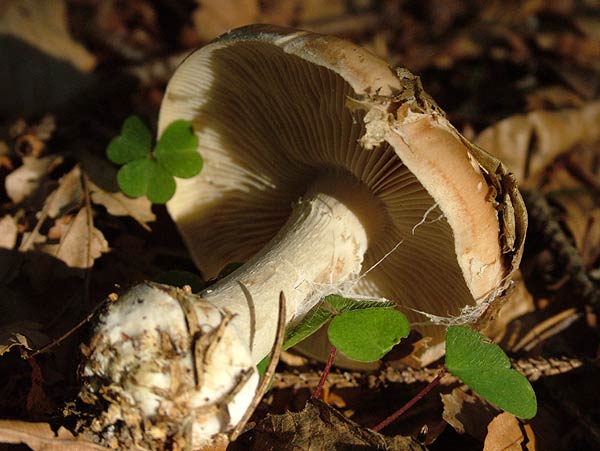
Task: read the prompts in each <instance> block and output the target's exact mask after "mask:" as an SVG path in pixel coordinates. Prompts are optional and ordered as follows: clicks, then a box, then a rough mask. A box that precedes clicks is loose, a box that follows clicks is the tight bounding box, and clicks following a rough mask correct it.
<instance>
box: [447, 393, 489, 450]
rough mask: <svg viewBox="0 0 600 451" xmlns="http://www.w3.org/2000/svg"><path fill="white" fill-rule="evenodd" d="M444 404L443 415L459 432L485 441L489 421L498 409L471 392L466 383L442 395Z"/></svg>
mask: <svg viewBox="0 0 600 451" xmlns="http://www.w3.org/2000/svg"><path fill="white" fill-rule="evenodd" d="M440 397H441V398H442V403H443V405H444V411H443V413H442V417H443V418H444V420H445V421H446V423H448V424H449V425H450V426H452V427H453V428H454V430H455V431H456V432H458V433H459V434H464V433H467V434H469V435H470V436H471V437H475V438H476V439H478V440H481V441H483V439H484V438H485V430H486V426H487V425H488V423H489V422H490V421H491V420H492V418H494V415H495V414H496V412H497V411H496V410H495V409H493V408H492V407H491V406H490V405H489V404H488V403H486V402H485V401H483V399H482V398H480V397H479V396H477V395H475V394H473V393H469V391H468V388H467V387H466V386H465V385H461V386H458V387H455V388H454V389H453V390H452V391H451V392H450V393H442V394H441V395H440Z"/></svg>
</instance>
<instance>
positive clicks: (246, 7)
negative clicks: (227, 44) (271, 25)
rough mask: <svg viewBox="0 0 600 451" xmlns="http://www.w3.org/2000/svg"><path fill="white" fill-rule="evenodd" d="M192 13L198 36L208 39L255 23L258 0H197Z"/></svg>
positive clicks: (257, 14) (257, 13) (257, 12)
mask: <svg viewBox="0 0 600 451" xmlns="http://www.w3.org/2000/svg"><path fill="white" fill-rule="evenodd" d="M197 4H198V6H197V8H196V10H195V11H194V13H193V22H194V28H195V30H196V33H197V34H198V37H199V38H200V39H201V40H203V41H210V40H212V39H214V38H215V37H217V36H219V35H220V34H222V33H225V32H226V31H228V30H231V29H232V28H237V27H240V26H242V25H247V24H251V23H255V22H256V21H257V19H258V16H259V6H258V0H198V1H197Z"/></svg>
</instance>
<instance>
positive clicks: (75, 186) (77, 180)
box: [45, 166, 83, 218]
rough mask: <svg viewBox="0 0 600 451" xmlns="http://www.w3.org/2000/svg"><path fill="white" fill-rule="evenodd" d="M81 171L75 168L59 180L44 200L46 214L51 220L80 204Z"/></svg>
mask: <svg viewBox="0 0 600 451" xmlns="http://www.w3.org/2000/svg"><path fill="white" fill-rule="evenodd" d="M82 196H83V190H82V189H81V169H79V166H75V167H74V168H73V169H71V171H69V172H68V173H67V175H65V176H64V177H63V178H61V179H60V182H59V185H58V188H56V190H55V191H53V192H52V193H51V194H50V195H49V196H48V198H47V200H46V205H45V208H46V212H47V213H48V216H50V217H51V218H56V217H58V216H61V215H62V214H64V213H65V212H67V211H69V210H71V209H73V208H74V207H75V206H77V205H79V204H80V203H81V199H82Z"/></svg>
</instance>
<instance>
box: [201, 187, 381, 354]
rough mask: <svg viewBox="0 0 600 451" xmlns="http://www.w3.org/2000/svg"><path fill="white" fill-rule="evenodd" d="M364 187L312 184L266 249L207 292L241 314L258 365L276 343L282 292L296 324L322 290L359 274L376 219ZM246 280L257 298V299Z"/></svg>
mask: <svg viewBox="0 0 600 451" xmlns="http://www.w3.org/2000/svg"><path fill="white" fill-rule="evenodd" d="M336 180H337V181H336ZM363 190H364V188H362V187H360V186H357V185H356V184H355V183H347V182H346V183H343V182H340V181H339V180H338V179H337V178H335V179H334V180H333V181H325V182H323V181H321V182H318V183H317V184H315V185H313V189H312V190H311V191H310V192H309V193H307V195H306V197H305V199H301V200H300V201H299V202H298V203H297V204H296V205H295V207H294V210H293V212H292V214H291V216H290V218H289V219H288V221H287V223H286V224H285V225H284V227H283V228H282V229H281V230H280V232H279V233H278V234H277V235H276V236H275V237H274V238H273V239H272V240H271V241H270V242H269V244H268V245H267V246H266V247H265V248H264V249H263V250H262V251H261V252H260V254H258V255H256V256H255V257H254V258H252V259H251V260H250V261H249V262H247V263H246V264H245V265H243V266H242V267H241V268H239V269H238V270H237V271H235V272H233V273H232V274H231V275H229V276H228V277H227V278H225V279H223V280H222V281H220V282H218V283H217V284H215V285H213V286H211V287H210V288H209V289H207V290H205V291H203V292H202V293H201V294H200V295H201V296H202V297H203V298H204V299H206V300H207V301H208V302H210V303H211V304H214V305H216V306H218V307H220V308H224V309H227V310H228V311H230V312H231V313H234V314H235V315H236V316H235V318H234V319H233V321H232V323H234V324H235V325H236V326H237V329H238V331H239V333H240V334H241V335H242V336H247V337H248V339H249V340H250V341H249V343H253V346H252V358H253V360H254V362H255V363H258V362H259V361H260V360H262V359H263V358H264V357H265V355H266V354H268V352H269V351H270V349H271V347H272V346H273V342H274V339H275V334H276V326H277V314H278V301H279V293H280V292H281V291H283V293H284V294H285V297H286V299H287V305H286V310H287V318H286V324H288V325H289V324H290V322H293V321H294V320H296V319H300V318H301V317H302V315H304V314H305V313H306V312H308V311H309V310H310V309H311V308H312V307H313V306H314V305H315V304H316V303H317V302H318V301H319V300H320V299H321V297H322V295H323V294H327V293H329V292H332V291H335V286H336V284H339V283H340V282H343V281H345V280H348V279H350V278H352V277H355V276H357V275H358V274H359V272H360V270H361V267H362V262H363V256H364V254H365V251H366V250H367V244H368V240H367V236H368V233H367V229H368V224H370V223H373V221H374V220H375V219H374V218H373V217H369V213H374V210H375V208H374V207H373V200H372V199H371V198H370V196H368V193H366V192H364V191H363ZM328 193H333V194H328ZM365 210H366V211H365ZM241 284H243V286H245V287H246V288H247V290H248V292H249V293H250V295H251V297H252V299H251V301H250V303H249V300H248V299H247V296H246V294H245V293H244V291H243V289H242V287H241ZM252 310H254V314H253V313H252ZM253 316H254V320H253ZM253 324H254V325H255V331H254V337H253V340H252V337H251V335H252V329H253V326H252V325H253Z"/></svg>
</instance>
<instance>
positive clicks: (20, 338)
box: [0, 333, 31, 355]
mask: <svg viewBox="0 0 600 451" xmlns="http://www.w3.org/2000/svg"><path fill="white" fill-rule="evenodd" d="M15 346H23V347H24V348H26V349H29V350H31V343H30V342H29V340H28V339H27V337H26V336H25V335H23V334H20V333H0V355H4V354H6V353H7V352H8V351H10V350H11V349H12V348H13V347H15Z"/></svg>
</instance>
